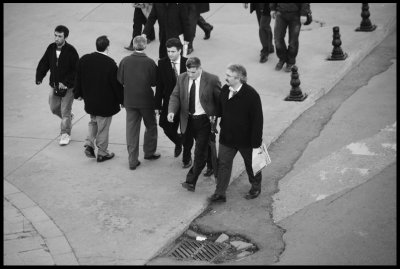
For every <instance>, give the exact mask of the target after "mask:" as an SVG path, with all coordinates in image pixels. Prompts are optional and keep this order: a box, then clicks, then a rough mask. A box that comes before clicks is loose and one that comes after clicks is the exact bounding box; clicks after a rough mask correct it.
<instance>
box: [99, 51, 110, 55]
mask: <svg viewBox="0 0 400 269" xmlns="http://www.w3.org/2000/svg"><path fill="white" fill-rule="evenodd" d="M97 52H98V53H101V54H104V55H106V56H108V54H107V53H106V52H104V51H97Z"/></svg>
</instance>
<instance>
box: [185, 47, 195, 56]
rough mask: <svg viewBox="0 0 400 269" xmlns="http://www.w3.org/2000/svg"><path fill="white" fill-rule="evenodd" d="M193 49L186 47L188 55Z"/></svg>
mask: <svg viewBox="0 0 400 269" xmlns="http://www.w3.org/2000/svg"><path fill="white" fill-rule="evenodd" d="M193 51H194V49H193V48H188V50H187V53H186V54H187V55H189V54H190V53H192V52H193Z"/></svg>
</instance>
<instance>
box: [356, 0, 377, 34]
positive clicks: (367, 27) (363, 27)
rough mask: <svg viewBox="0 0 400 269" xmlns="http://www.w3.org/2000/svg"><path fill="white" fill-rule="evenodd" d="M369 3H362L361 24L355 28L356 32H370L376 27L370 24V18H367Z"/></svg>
mask: <svg viewBox="0 0 400 269" xmlns="http://www.w3.org/2000/svg"><path fill="white" fill-rule="evenodd" d="M369 16H370V13H369V5H368V3H363V4H362V8H361V17H362V20H361V24H360V27H358V28H357V29H356V31H357V32H372V31H374V30H375V29H376V25H375V24H374V25H372V23H371V20H370V19H369Z"/></svg>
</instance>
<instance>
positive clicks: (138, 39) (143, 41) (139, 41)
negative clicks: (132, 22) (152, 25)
mask: <svg viewBox="0 0 400 269" xmlns="http://www.w3.org/2000/svg"><path fill="white" fill-rule="evenodd" d="M132 43H133V44H132V45H133V48H134V49H135V50H144V49H145V48H146V46H147V38H145V37H144V36H141V35H138V36H135V38H134V39H133V42H132Z"/></svg>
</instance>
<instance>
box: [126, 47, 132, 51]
mask: <svg viewBox="0 0 400 269" xmlns="http://www.w3.org/2000/svg"><path fill="white" fill-rule="evenodd" d="M125 49H127V50H130V51H133V46H128V47H125Z"/></svg>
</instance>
